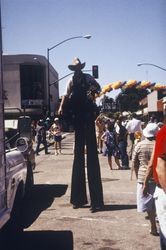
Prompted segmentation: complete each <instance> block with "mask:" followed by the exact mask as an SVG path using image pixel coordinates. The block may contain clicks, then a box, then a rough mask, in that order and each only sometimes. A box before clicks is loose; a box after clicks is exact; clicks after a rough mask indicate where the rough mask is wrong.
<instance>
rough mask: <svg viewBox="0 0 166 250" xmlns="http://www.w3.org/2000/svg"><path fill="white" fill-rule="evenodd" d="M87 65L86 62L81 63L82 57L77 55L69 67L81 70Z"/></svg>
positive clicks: (73, 69)
mask: <svg viewBox="0 0 166 250" xmlns="http://www.w3.org/2000/svg"><path fill="white" fill-rule="evenodd" d="M84 67H85V63H81V61H80V59H79V58H77V57H75V58H74V60H73V64H70V65H69V66H68V68H69V69H70V70H72V71H77V70H81V69H83V68H84Z"/></svg>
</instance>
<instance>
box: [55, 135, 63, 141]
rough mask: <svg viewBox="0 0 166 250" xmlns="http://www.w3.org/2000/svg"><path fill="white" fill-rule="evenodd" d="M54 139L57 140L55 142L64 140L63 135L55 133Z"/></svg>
mask: <svg viewBox="0 0 166 250" xmlns="http://www.w3.org/2000/svg"><path fill="white" fill-rule="evenodd" d="M54 141H55V142H60V141H62V136H61V135H54Z"/></svg>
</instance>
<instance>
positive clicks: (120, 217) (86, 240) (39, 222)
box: [25, 133, 160, 250]
mask: <svg viewBox="0 0 166 250" xmlns="http://www.w3.org/2000/svg"><path fill="white" fill-rule="evenodd" d="M72 146H73V134H72V133H69V134H67V135H66V137H65V139H64V140H63V141H62V153H63V154H62V155H58V156H56V155H55V154H54V147H53V145H51V146H50V147H49V152H50V153H51V154H50V155H45V154H44V152H43V151H41V152H40V156H38V157H36V162H37V166H36V169H35V171H34V178H35V186H34V197H33V199H32V204H33V206H34V207H35V209H36V211H35V213H34V208H33V209H32V208H28V210H27V211H26V213H27V214H28V213H33V216H32V214H31V217H32V218H31V221H30V220H29V219H28V221H27V226H26V230H25V233H30V232H31V234H32V235H33V237H32V239H34V234H35V235H36V233H35V232H40V233H41V232H42V233H41V237H40V239H41V242H43V239H44V237H45V240H46V241H47V244H51V247H50V248H44V245H42V244H41V246H40V250H46V249H47V250H54V249H57V250H63V249H65V250H70V249H74V250H84V249H85V250H109V249H110V250H111V249H114V250H135V249H137V250H159V249H160V248H159V237H154V236H151V235H150V233H149V221H148V220H145V215H146V214H138V213H137V211H136V179H135V175H134V174H133V178H132V180H131V179H130V176H131V170H117V169H116V166H114V170H110V169H109V167H108V163H107V157H104V156H102V155H101V154H99V160H100V166H101V176H102V184H103V193H104V202H105V208H104V210H103V211H100V212H97V213H91V212H90V211H89V206H87V207H85V208H81V209H76V210H75V209H73V208H72V206H71V205H70V203H69V201H70V189H71V172H72V161H73V148H72ZM87 190H88V187H87ZM35 192H36V193H35ZM32 211H33V212H32ZM48 235H49V237H48ZM52 236H53V238H52ZM28 239H29V241H28V242H29V243H28V244H30V245H29V249H31V250H32V249H34V248H33V247H32V246H33V240H32V239H31V238H28ZM31 243H32V244H31ZM53 246H55V248H54V247H53Z"/></svg>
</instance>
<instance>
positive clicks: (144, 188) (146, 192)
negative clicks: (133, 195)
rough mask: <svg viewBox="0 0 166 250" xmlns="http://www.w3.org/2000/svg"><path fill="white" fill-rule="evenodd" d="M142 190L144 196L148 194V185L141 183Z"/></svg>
mask: <svg viewBox="0 0 166 250" xmlns="http://www.w3.org/2000/svg"><path fill="white" fill-rule="evenodd" d="M142 192H143V194H144V195H145V196H146V195H147V194H148V187H147V186H146V185H145V184H143V187H142Z"/></svg>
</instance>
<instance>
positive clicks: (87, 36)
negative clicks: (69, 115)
mask: <svg viewBox="0 0 166 250" xmlns="http://www.w3.org/2000/svg"><path fill="white" fill-rule="evenodd" d="M77 38H86V39H90V38H91V35H85V36H73V37H70V38H67V39H65V40H63V41H62V42H60V43H57V44H56V45H54V46H52V47H51V48H47V70H48V75H47V76H48V78H47V80H48V90H49V91H48V92H49V93H48V94H49V112H50V51H51V50H53V49H54V48H56V47H58V46H59V45H61V44H62V43H65V42H67V41H69V40H73V39H77Z"/></svg>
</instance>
